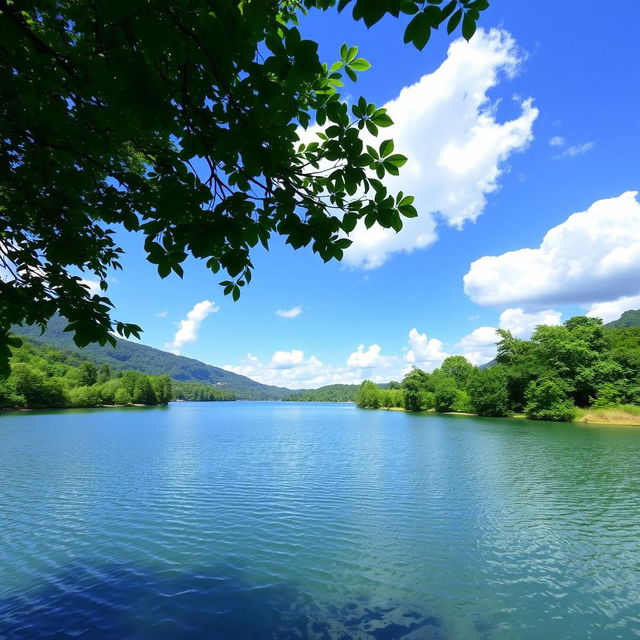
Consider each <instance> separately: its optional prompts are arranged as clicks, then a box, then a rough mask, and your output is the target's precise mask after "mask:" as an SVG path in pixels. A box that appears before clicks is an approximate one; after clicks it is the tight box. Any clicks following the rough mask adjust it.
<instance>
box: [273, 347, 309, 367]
mask: <svg viewBox="0 0 640 640" xmlns="http://www.w3.org/2000/svg"><path fill="white" fill-rule="evenodd" d="M303 360H304V352H303V351H300V350H299V349H292V350H291V351H276V352H275V353H274V354H273V356H272V358H271V368H272V369H293V368H294V367H297V366H298V365H299V364H300V363H302V361H303Z"/></svg>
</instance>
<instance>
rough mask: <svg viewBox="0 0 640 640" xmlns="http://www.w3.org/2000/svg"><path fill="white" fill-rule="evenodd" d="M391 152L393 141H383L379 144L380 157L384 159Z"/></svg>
mask: <svg viewBox="0 0 640 640" xmlns="http://www.w3.org/2000/svg"><path fill="white" fill-rule="evenodd" d="M392 151H393V140H385V141H384V142H382V143H381V144H380V157H382V158H384V157H385V156H388V155H389V154H390V153H391V152H392Z"/></svg>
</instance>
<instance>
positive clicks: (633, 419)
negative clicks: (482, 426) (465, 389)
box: [378, 407, 640, 427]
mask: <svg viewBox="0 0 640 640" xmlns="http://www.w3.org/2000/svg"><path fill="white" fill-rule="evenodd" d="M378 409H381V410H382V411H404V412H406V413H432V414H436V415H440V416H471V417H476V418H481V417H487V416H479V415H478V414H477V413H468V412H464V411H443V412H442V413H438V412H437V411H436V410H435V409H428V410H427V411H408V410H407V409H405V408H404V407H378ZM591 411H593V412H597V414H599V415H600V414H602V413H604V414H606V413H607V411H608V410H607V409H583V410H582V412H581V414H580V415H578V416H577V417H576V418H575V419H574V420H571V421H570V422H572V423H573V424H592V425H598V426H603V427H609V426H610V427H640V417H639V416H634V415H631V414H628V421H625V419H624V418H622V419H621V418H620V417H619V414H620V413H622V411H621V410H620V409H611V410H610V411H611V412H612V413H615V414H617V416H618V419H609V420H607V419H606V418H603V420H598V419H592V416H590V415H589V413H590V412H591ZM491 417H495V418H515V419H516V420H528V418H527V416H525V415H524V414H523V413H514V414H513V415H511V416H491Z"/></svg>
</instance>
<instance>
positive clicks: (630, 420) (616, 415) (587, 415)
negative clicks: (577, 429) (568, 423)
mask: <svg viewBox="0 0 640 640" xmlns="http://www.w3.org/2000/svg"><path fill="white" fill-rule="evenodd" d="M574 422H582V423H585V424H620V425H633V426H640V407H639V406H636V405H629V404H627V405H620V406H618V407H608V408H602V409H578V415H577V416H576V419H575V420H574Z"/></svg>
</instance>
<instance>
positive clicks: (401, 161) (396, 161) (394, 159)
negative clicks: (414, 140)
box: [385, 153, 407, 167]
mask: <svg viewBox="0 0 640 640" xmlns="http://www.w3.org/2000/svg"><path fill="white" fill-rule="evenodd" d="M385 162H389V163H391V164H392V165H393V166H394V167H403V166H404V165H405V164H406V163H407V158H406V156H403V155H400V154H399V153H396V154H394V155H392V156H389V157H388V158H385Z"/></svg>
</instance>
